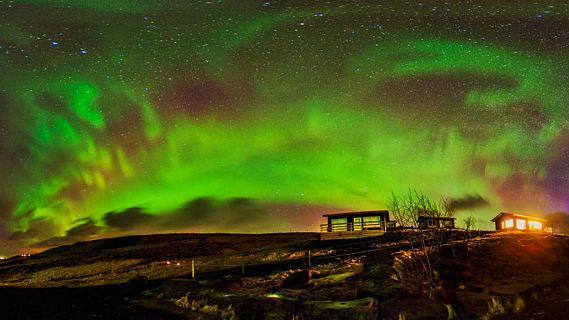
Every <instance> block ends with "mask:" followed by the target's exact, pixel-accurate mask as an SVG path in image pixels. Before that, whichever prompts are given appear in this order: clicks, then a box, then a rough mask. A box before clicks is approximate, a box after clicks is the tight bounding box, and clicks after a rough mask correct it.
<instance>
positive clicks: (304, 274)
mask: <svg viewBox="0 0 569 320" xmlns="http://www.w3.org/2000/svg"><path fill="white" fill-rule="evenodd" d="M308 281H310V271H309V270H300V271H297V272H293V273H290V274H289V275H288V277H286V278H285V279H284V280H283V282H282V286H283V287H285V288H288V287H294V286H298V285H303V284H306V283H308Z"/></svg>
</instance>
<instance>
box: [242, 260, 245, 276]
mask: <svg viewBox="0 0 569 320" xmlns="http://www.w3.org/2000/svg"><path fill="white" fill-rule="evenodd" d="M241 275H242V276H243V277H244V276H245V262H242V263H241Z"/></svg>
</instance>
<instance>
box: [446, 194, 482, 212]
mask: <svg viewBox="0 0 569 320" xmlns="http://www.w3.org/2000/svg"><path fill="white" fill-rule="evenodd" d="M489 205H490V203H489V202H488V201H487V200H486V199H484V198H483V197H482V196H480V195H466V196H464V197H462V198H454V199H450V206H451V208H452V209H453V210H468V209H476V208H481V207H486V206H489Z"/></svg>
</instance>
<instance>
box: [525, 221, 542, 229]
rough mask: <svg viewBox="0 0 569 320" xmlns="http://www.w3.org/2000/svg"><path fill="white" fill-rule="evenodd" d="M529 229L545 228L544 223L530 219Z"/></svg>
mask: <svg viewBox="0 0 569 320" xmlns="http://www.w3.org/2000/svg"><path fill="white" fill-rule="evenodd" d="M528 224H529V229H530V230H541V229H543V225H542V224H541V222H539V221H528Z"/></svg>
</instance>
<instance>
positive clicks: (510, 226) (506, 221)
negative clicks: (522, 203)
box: [492, 212, 551, 232]
mask: <svg viewBox="0 0 569 320" xmlns="http://www.w3.org/2000/svg"><path fill="white" fill-rule="evenodd" d="M492 222H494V223H495V224H496V230H519V231H541V232H551V227H550V226H547V220H545V219H541V218H536V217H532V216H527V215H523V214H517V213H511V212H500V213H499V214H498V215H497V216H496V217H494V219H492Z"/></svg>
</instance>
